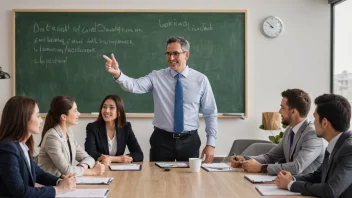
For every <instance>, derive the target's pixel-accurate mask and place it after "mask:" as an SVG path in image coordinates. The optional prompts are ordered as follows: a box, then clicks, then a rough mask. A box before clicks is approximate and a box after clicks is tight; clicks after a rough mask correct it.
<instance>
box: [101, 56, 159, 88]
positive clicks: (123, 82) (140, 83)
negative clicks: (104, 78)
mask: <svg viewBox="0 0 352 198" xmlns="http://www.w3.org/2000/svg"><path fill="white" fill-rule="evenodd" d="M103 57H104V59H105V60H106V63H105V69H106V71H107V72H109V73H111V74H112V75H113V77H114V78H115V80H116V82H117V83H118V84H119V85H120V86H121V88H122V89H123V90H125V91H127V92H131V93H137V94H143V93H147V92H150V91H151V90H152V89H153V84H152V81H151V75H152V74H149V75H147V76H145V77H141V78H138V79H133V78H130V77H128V76H126V75H124V74H123V73H122V72H121V70H120V68H119V64H118V62H117V60H116V59H115V56H114V54H111V58H109V57H108V56H106V55H104V56H103Z"/></svg>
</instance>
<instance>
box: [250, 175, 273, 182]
mask: <svg viewBox="0 0 352 198" xmlns="http://www.w3.org/2000/svg"><path fill="white" fill-rule="evenodd" d="M275 177H276V176H270V175H245V176H244V178H246V179H248V180H249V181H250V182H252V183H272V182H274V180H275Z"/></svg>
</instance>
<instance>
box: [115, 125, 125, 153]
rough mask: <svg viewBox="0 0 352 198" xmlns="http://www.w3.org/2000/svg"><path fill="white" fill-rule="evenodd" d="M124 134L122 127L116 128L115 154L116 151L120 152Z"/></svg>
mask: <svg viewBox="0 0 352 198" xmlns="http://www.w3.org/2000/svg"><path fill="white" fill-rule="evenodd" d="M124 135H125V133H124V130H123V128H118V127H117V128H116V142H117V150H116V154H117V153H120V150H121V149H120V145H125V144H124V143H123V141H124V138H123V136H124Z"/></svg>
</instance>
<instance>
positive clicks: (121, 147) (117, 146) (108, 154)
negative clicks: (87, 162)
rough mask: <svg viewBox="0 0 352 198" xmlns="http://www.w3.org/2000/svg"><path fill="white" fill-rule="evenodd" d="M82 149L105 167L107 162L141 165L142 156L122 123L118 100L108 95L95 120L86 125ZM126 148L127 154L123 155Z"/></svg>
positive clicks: (133, 137)
mask: <svg viewBox="0 0 352 198" xmlns="http://www.w3.org/2000/svg"><path fill="white" fill-rule="evenodd" d="M86 130H87V137H86V142H85V144H84V145H85V149H86V151H87V153H88V154H89V155H90V156H92V157H93V158H94V159H95V160H98V161H101V162H102V163H104V164H105V165H109V164H110V163H111V162H121V163H131V162H140V161H143V152H142V150H141V147H140V146H139V144H138V141H137V139H136V137H135V135H134V133H133V131H132V127H131V123H129V122H126V113H125V108H124V104H123V101H122V99H121V98H120V97H119V96H117V95H108V96H106V97H105V98H104V100H103V102H102V103H101V105H100V112H99V116H98V119H97V120H96V121H95V122H93V123H89V124H88V125H87V128H86ZM126 145H127V146H128V150H129V151H130V154H128V155H124V153H125V148H126Z"/></svg>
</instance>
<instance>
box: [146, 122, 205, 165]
mask: <svg viewBox="0 0 352 198" xmlns="http://www.w3.org/2000/svg"><path fill="white" fill-rule="evenodd" d="M175 136H177V134H174V133H171V132H167V131H165V130H162V129H159V128H156V127H155V129H154V132H153V134H152V136H151V137H150V140H149V142H150V147H151V148H150V154H149V160H150V161H151V162H157V161H175V160H176V161H188V158H193V157H195V158H197V157H199V148H200V145H201V142H200V138H199V135H198V132H197V130H194V131H189V132H186V133H185V134H181V135H179V136H180V137H176V138H175Z"/></svg>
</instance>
